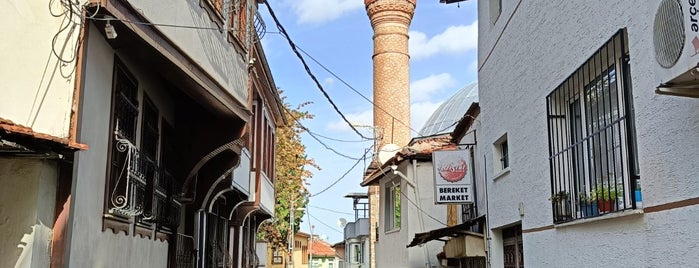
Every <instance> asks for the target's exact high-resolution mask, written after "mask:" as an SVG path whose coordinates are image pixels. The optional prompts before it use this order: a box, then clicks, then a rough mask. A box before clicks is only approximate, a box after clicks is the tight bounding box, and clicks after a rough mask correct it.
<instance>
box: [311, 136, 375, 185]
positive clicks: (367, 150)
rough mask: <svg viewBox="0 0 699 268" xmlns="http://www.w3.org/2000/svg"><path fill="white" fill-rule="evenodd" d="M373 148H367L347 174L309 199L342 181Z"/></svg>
mask: <svg viewBox="0 0 699 268" xmlns="http://www.w3.org/2000/svg"><path fill="white" fill-rule="evenodd" d="M373 147H374V145H372V146H369V148H367V149H366V150H365V151H364V155H363V157H362V158H360V159H359V160H358V161H357V162H355V163H354V165H352V167H350V169H349V170H347V172H345V174H342V176H340V178H338V179H337V180H335V181H334V182H333V183H332V184H330V185H329V186H328V187H325V189H323V190H321V191H320V192H318V193H316V194H313V195H310V196H309V197H315V196H318V195H320V194H322V193H323V192H325V191H327V190H328V189H330V188H332V187H333V186H335V184H337V183H338V182H340V181H341V180H342V179H344V178H345V176H347V174H349V173H350V171H352V170H353V169H354V168H355V167H356V166H357V165H359V163H360V162H362V160H364V159H366V154H367V153H368V152H370V151H371V148H373Z"/></svg>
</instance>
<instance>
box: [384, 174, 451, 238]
mask: <svg viewBox="0 0 699 268" xmlns="http://www.w3.org/2000/svg"><path fill="white" fill-rule="evenodd" d="M379 170H380V171H381V173H382V174H383V175H384V176H387V175H388V174H386V172H384V171H383V169H379ZM400 194H401V195H402V196H403V197H405V199H406V200H408V202H409V203H410V204H412V205H413V206H415V208H417V210H418V211H420V212H421V213H422V214H424V215H427V217H429V218H430V219H432V220H434V221H436V222H438V223H440V224H442V225H444V226H447V224H446V223H444V222H442V221H441V220H439V219H437V218H435V217H434V216H432V215H430V213H427V211H424V210H422V208H421V207H420V206H419V205H418V204H416V203H415V202H413V200H410V198H409V197H408V195H406V194H405V193H404V192H403V191H400ZM416 198H420V197H418V196H416Z"/></svg>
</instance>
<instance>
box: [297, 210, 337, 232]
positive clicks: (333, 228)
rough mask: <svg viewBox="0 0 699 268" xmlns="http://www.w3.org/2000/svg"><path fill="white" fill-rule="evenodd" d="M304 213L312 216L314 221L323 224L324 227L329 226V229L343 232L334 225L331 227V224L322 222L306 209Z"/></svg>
mask: <svg viewBox="0 0 699 268" xmlns="http://www.w3.org/2000/svg"><path fill="white" fill-rule="evenodd" d="M306 214H308V216H310V217H311V218H313V219H314V220H316V221H317V222H319V223H320V224H322V225H324V226H325V227H328V228H330V230H333V231H335V232H338V233H341V234H342V233H344V232H343V231H340V230H338V229H335V227H332V226H330V225H328V224H327V223H324V222H323V221H321V220H320V219H318V218H316V216H313V215H311V213H308V211H306Z"/></svg>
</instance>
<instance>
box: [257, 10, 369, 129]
mask: <svg viewBox="0 0 699 268" xmlns="http://www.w3.org/2000/svg"><path fill="white" fill-rule="evenodd" d="M265 5H267V10H269V14H270V15H271V16H272V19H273V20H274V23H275V24H276V25H277V28H278V29H279V32H280V33H281V35H282V36H283V37H284V39H286V41H287V42H288V43H289V46H291V50H293V52H294V54H296V57H297V58H298V59H299V60H300V61H301V63H302V64H303V67H304V69H305V70H306V73H307V74H308V76H310V78H311V80H313V82H315V84H316V87H317V88H318V89H319V90H320V91H321V92H322V93H323V96H325V98H326V99H327V100H328V102H330V105H332V107H333V109H335V112H337V113H338V114H339V115H340V117H342V120H344V121H345V123H347V125H349V127H350V128H351V129H352V130H354V132H355V133H357V135H359V136H360V137H362V138H364V139H370V138H368V137H366V136H364V135H363V134H362V133H361V132H359V130H357V128H355V127H354V125H352V123H350V121H349V120H348V119H347V117H346V116H345V115H344V114H343V113H342V112H341V111H340V109H339V108H338V107H337V105H336V104H335V102H334V101H333V100H332V99H331V98H330V95H328V93H327V92H326V91H325V89H324V88H323V86H322V85H321V84H320V82H319V81H318V78H316V76H315V75H314V74H313V72H311V68H310V67H309V66H308V64H307V63H306V60H305V59H304V58H303V56H302V55H301V53H300V52H299V51H298V48H297V47H296V44H295V43H294V41H292V40H291V37H289V34H288V33H287V32H286V29H284V26H282V24H281V23H280V22H279V19H278V18H277V15H276V14H275V13H274V11H273V10H272V6H271V5H270V4H269V1H265Z"/></svg>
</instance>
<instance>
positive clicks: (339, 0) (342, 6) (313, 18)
mask: <svg viewBox="0 0 699 268" xmlns="http://www.w3.org/2000/svg"><path fill="white" fill-rule="evenodd" d="M286 2H287V3H289V4H290V5H291V8H292V9H293V10H294V13H295V14H296V16H298V20H297V22H298V23H299V24H319V23H324V22H328V21H332V20H334V19H337V18H339V17H341V16H343V15H344V14H346V13H349V12H352V11H354V10H357V9H362V8H364V2H362V1H360V0H288V1H286Z"/></svg>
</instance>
